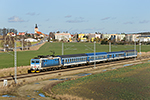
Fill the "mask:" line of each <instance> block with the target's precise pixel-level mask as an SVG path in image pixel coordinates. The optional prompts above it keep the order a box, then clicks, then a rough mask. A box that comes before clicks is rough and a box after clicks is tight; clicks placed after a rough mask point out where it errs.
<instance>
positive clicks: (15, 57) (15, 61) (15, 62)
mask: <svg viewBox="0 0 150 100" xmlns="http://www.w3.org/2000/svg"><path fill="white" fill-rule="evenodd" d="M14 55H15V56H14V59H15V60H14V64H15V83H16V84H17V51H16V42H15V54H14Z"/></svg>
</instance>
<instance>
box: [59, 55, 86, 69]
mask: <svg viewBox="0 0 150 100" xmlns="http://www.w3.org/2000/svg"><path fill="white" fill-rule="evenodd" d="M58 57H60V58H61V64H62V66H70V65H79V64H86V63H87V55H86V54H72V55H60V56H58Z"/></svg>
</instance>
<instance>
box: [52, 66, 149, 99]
mask: <svg viewBox="0 0 150 100" xmlns="http://www.w3.org/2000/svg"><path fill="white" fill-rule="evenodd" d="M149 66H150V63H145V64H139V65H134V66H130V67H125V68H121V69H117V70H113V71H107V72H104V73H99V74H96V75H91V76H87V77H82V78H79V79H77V80H71V81H66V82H63V83H60V84H58V85H56V86H54V87H53V89H52V90H53V92H54V93H56V94H69V95H75V96H79V97H86V98H89V99H91V98H93V99H94V100H99V98H101V99H102V100H121V99H122V100H149V99H150V95H149V93H150V84H149V83H150V79H149V77H150V73H149V72H150V67H149Z"/></svg>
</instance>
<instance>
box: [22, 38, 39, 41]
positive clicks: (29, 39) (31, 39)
mask: <svg viewBox="0 0 150 100" xmlns="http://www.w3.org/2000/svg"><path fill="white" fill-rule="evenodd" d="M25 41H27V42H37V40H36V39H33V38H27V39H25Z"/></svg>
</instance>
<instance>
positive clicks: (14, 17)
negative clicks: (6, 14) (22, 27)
mask: <svg viewBox="0 0 150 100" xmlns="http://www.w3.org/2000/svg"><path fill="white" fill-rule="evenodd" d="M8 22H25V21H24V20H23V19H21V18H19V17H17V16H13V17H10V18H8Z"/></svg>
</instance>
